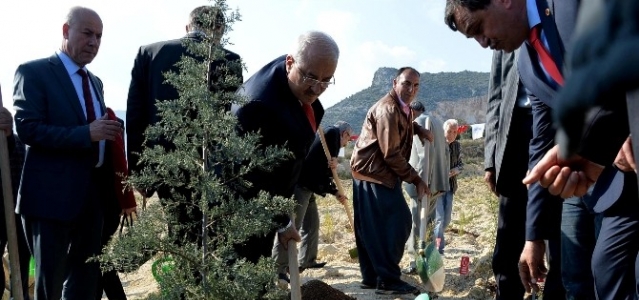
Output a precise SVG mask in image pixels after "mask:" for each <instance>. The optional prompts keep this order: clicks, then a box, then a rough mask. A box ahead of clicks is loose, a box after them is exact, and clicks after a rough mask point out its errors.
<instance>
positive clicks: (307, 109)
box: [302, 103, 317, 132]
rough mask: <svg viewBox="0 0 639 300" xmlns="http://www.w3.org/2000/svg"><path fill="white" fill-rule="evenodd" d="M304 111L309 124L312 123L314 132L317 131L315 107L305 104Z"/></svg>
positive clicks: (303, 105)
mask: <svg viewBox="0 0 639 300" xmlns="http://www.w3.org/2000/svg"><path fill="white" fill-rule="evenodd" d="M302 109H304V113H305V114H306V118H308V122H309V123H311V128H313V132H315V131H317V124H316V123H315V112H314V111H313V107H312V106H311V105H310V104H306V103H303V104H302Z"/></svg>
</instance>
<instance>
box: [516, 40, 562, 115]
mask: <svg viewBox="0 0 639 300" xmlns="http://www.w3.org/2000/svg"><path fill="white" fill-rule="evenodd" d="M519 49H520V50H519V51H520V54H519V60H518V61H517V70H518V72H519V79H520V80H521V82H522V83H523V84H524V86H525V87H526V88H527V89H528V90H529V91H530V92H531V93H532V94H533V95H535V97H537V98H539V100H541V101H542V102H544V103H545V104H546V105H548V106H550V107H553V106H554V104H553V101H552V99H553V98H554V96H555V90H553V88H552V87H550V86H549V85H548V84H547V83H546V81H545V79H542V78H543V76H545V75H544V74H543V71H542V70H541V68H540V67H539V64H538V63H536V62H537V61H538V59H537V52H535V50H534V49H533V48H532V46H530V45H529V44H524V45H523V46H522V47H521V48H519Z"/></svg>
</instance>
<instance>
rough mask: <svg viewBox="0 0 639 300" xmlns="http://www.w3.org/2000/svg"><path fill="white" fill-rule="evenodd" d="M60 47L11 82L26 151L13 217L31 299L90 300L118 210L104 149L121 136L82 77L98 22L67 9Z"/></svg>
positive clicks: (94, 80)
mask: <svg viewBox="0 0 639 300" xmlns="http://www.w3.org/2000/svg"><path fill="white" fill-rule="evenodd" d="M62 35H63V40H62V46H61V47H60V50H59V51H57V52H56V53H55V54H54V55H52V56H51V57H48V58H43V59H38V60H34V61H30V62H27V63H24V64H22V65H20V66H19V67H18V69H17V71H16V74H15V81H14V83H15V84H14V93H13V99H14V107H15V111H16V115H15V121H16V130H17V132H18V137H19V138H20V139H21V140H22V141H23V142H24V143H25V144H26V153H25V160H24V171H23V173H22V181H21V184H20V190H19V192H18V204H17V208H16V212H17V213H19V214H20V215H21V217H22V224H23V226H24V230H25V233H26V236H27V242H28V244H29V248H30V250H31V252H32V253H33V256H34V258H35V262H36V281H35V299H37V300H43V299H56V300H57V299H60V298H62V299H83V300H84V299H93V298H94V297H95V293H96V283H97V278H98V276H99V268H98V267H97V263H96V262H91V263H87V262H86V261H87V259H88V258H89V257H91V256H95V255H98V254H99V253H100V250H101V249H100V244H101V243H100V242H101V241H100V239H101V232H102V220H103V211H104V209H105V208H106V207H109V206H112V205H117V201H116V196H115V189H114V188H113V187H114V182H113V180H114V177H115V176H114V174H115V172H114V171H113V167H112V161H111V155H110V154H109V147H108V146H109V144H108V143H107V141H113V140H114V139H115V138H116V137H117V136H118V135H120V134H121V133H122V130H121V127H120V124H119V123H118V122H117V121H112V120H107V119H106V117H105V112H106V106H105V104H104V93H103V86H102V82H101V81H100V79H99V78H98V77H96V76H95V75H93V74H92V73H91V72H88V71H87V69H86V65H88V64H89V63H91V61H93V59H94V58H95V56H96V54H97V52H98V49H99V47H100V40H101V37H102V21H101V20H100V17H99V16H98V14H97V13H96V12H95V11H93V10H91V9H88V8H83V7H74V8H72V9H71V10H70V12H69V14H68V15H67V19H66V21H65V23H64V24H63V26H62Z"/></svg>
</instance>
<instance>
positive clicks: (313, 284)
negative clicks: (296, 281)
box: [301, 279, 355, 300]
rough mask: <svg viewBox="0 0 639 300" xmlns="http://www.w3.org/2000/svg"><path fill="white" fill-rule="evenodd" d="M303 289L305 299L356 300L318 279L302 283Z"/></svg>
mask: <svg viewBox="0 0 639 300" xmlns="http://www.w3.org/2000/svg"><path fill="white" fill-rule="evenodd" d="M301 289H302V299H304V300H355V298H353V297H351V296H348V295H346V294H344V293H342V292H341V291H339V290H337V289H334V288H332V287H331V286H330V285H328V284H326V283H324V282H323V281H321V280H317V279H313V280H309V281H308V282H306V283H304V284H302V286H301Z"/></svg>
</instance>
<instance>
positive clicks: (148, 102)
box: [126, 33, 242, 172]
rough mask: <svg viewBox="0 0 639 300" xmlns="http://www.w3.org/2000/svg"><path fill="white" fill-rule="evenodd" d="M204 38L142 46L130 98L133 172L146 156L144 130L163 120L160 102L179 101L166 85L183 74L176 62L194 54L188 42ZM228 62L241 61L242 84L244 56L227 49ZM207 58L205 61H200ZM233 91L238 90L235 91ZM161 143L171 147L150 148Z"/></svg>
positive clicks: (191, 36)
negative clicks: (169, 76) (169, 75)
mask: <svg viewBox="0 0 639 300" xmlns="http://www.w3.org/2000/svg"><path fill="white" fill-rule="evenodd" d="M201 40H202V39H201V38H200V37H199V36H198V34H196V33H191V34H189V35H187V36H185V37H183V38H181V39H175V40H170V41H163V42H158V43H154V44H150V45H146V46H142V47H140V50H139V51H138V55H137V56H136V58H135V62H134V65H133V70H132V71H131V85H130V86H129V96H128V98H127V110H126V125H127V126H126V133H127V158H128V163H129V172H133V171H139V170H141V169H142V166H139V165H138V160H139V154H140V153H142V149H143V147H142V145H143V143H144V131H145V130H146V128H147V127H149V126H150V125H153V124H156V123H157V122H158V121H159V116H158V114H157V106H156V105H155V104H156V101H163V100H175V99H178V98H179V94H178V91H177V90H176V89H175V87H174V86H173V85H171V84H169V83H165V77H164V74H165V73H166V72H169V71H171V72H176V73H177V72H179V68H178V67H177V66H176V63H178V62H179V61H180V59H181V58H182V56H183V55H190V56H192V54H190V53H189V52H188V51H187V48H186V47H185V44H184V43H186V42H200V41H201ZM223 51H224V54H225V58H226V60H227V61H235V62H237V67H238V68H234V69H233V70H232V72H233V75H235V76H237V77H239V79H240V82H241V81H242V69H241V67H239V61H240V56H239V55H237V54H236V53H233V52H231V51H228V50H226V49H223ZM200 59H203V58H200ZM212 64H213V67H212V68H209V69H211V70H214V69H215V68H216V67H219V66H221V65H223V64H225V61H222V60H219V61H214V62H213V63H212ZM232 91H233V92H234V91H235V89H233V90H232ZM156 144H160V145H162V146H164V147H171V145H170V144H169V143H167V142H166V141H150V143H148V144H147V146H148V147H152V146H153V145H156Z"/></svg>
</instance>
